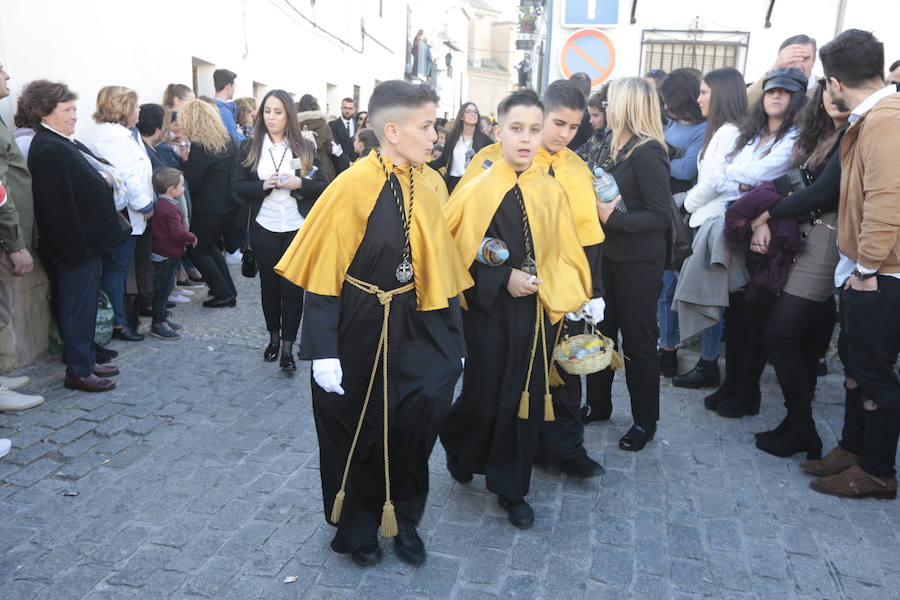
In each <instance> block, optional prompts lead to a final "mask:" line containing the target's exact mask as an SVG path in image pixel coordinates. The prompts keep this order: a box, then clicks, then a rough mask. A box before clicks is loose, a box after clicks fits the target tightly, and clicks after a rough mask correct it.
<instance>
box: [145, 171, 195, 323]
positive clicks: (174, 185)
mask: <svg viewBox="0 0 900 600" xmlns="http://www.w3.org/2000/svg"><path fill="white" fill-rule="evenodd" d="M153 191H154V192H156V195H157V198H158V199H157V202H156V206H155V208H154V212H153V254H151V258H152V259H153V325H151V327H150V335H152V336H153V337H158V338H161V339H164V340H177V339H180V338H181V336H180V335H179V334H178V333H177V332H176V331H175V330H176V329H181V325H178V324H177V323H173V322H172V321H169V320H168V319H167V318H166V301H167V300H168V298H169V295H170V294H171V293H172V289H173V288H174V287H175V273H176V272H177V271H178V265H179V264H180V263H181V255H182V254H184V248H185V245H188V246H196V245H197V236H195V235H194V234H193V233H191V232H189V231H187V230H185V228H184V219H183V217H182V214H181V210H180V209H179V202H180V200H181V197H182V196H184V176H183V175H182V174H181V171H179V170H178V169H173V168H171V167H162V168H160V169H156V170H155V171H154V172H153Z"/></svg>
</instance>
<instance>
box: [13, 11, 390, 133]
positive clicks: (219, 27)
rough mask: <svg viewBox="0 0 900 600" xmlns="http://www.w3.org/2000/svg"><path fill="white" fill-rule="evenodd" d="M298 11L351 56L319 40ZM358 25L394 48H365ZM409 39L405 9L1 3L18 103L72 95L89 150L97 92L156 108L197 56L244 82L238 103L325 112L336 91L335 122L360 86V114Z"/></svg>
mask: <svg viewBox="0 0 900 600" xmlns="http://www.w3.org/2000/svg"><path fill="white" fill-rule="evenodd" d="M379 4H381V5H382V6H383V10H384V13H383V15H382V16H379V15H378V11H379ZM291 6H293V7H296V9H297V10H294V9H293V8H291ZM297 11H301V13H302V14H303V15H306V16H307V17H308V18H309V19H311V20H313V21H315V22H316V24H318V25H319V26H320V27H322V28H324V29H326V30H328V31H329V32H330V33H332V34H334V35H335V36H337V37H339V38H342V39H343V40H345V41H346V42H348V43H349V44H350V45H351V46H353V48H351V47H348V46H347V45H345V44H341V43H340V42H338V41H336V40H334V39H333V38H332V37H329V36H328V35H327V34H325V33H323V32H321V31H317V30H316V29H315V28H314V27H313V26H312V25H310V24H309V22H307V21H306V20H304V19H303V17H302V16H301V14H298V12H297ZM361 22H364V24H365V28H366V30H367V31H368V32H369V34H371V36H373V37H374V38H376V39H378V40H379V41H380V42H382V43H383V44H384V45H385V46H387V47H388V49H385V48H382V47H381V46H380V45H378V44H377V43H375V42H374V41H373V40H372V39H362V36H361V33H360V24H361ZM405 30H406V2H404V1H401V0H383V1H382V2H378V1H372V0H319V1H318V2H316V3H315V7H311V3H310V2H309V0H187V1H185V0H181V1H178V0H154V1H149V2H148V1H145V0H143V1H139V0H119V1H115V0H79V2H78V3H77V4H64V3H62V2H38V1H37V0H3V10H2V11H0V60H2V61H3V64H4V65H5V66H7V68H8V70H9V73H10V75H11V76H12V78H13V79H12V81H10V86H11V87H12V90H13V95H14V96H15V95H16V91H17V90H18V89H21V87H22V86H23V85H24V84H25V83H27V82H28V81H30V80H33V79H39V78H47V79H53V80H61V81H64V82H66V83H67V84H68V85H69V86H70V87H71V88H72V89H73V90H75V91H76V92H77V93H78V94H79V95H80V99H79V102H78V108H79V123H78V127H77V130H76V135H78V136H79V137H82V138H85V139H88V138H89V136H90V128H91V126H92V124H93V122H92V120H91V118H90V116H91V114H92V113H93V111H94V103H95V99H96V94H97V90H98V89H99V88H101V87H102V86H104V85H113V84H115V85H125V86H128V87H131V88H134V89H135V90H137V92H138V96H139V97H140V101H141V102H160V101H161V98H162V92H163V89H164V88H165V86H166V84H168V83H170V82H178V83H184V84H186V85H188V86H190V85H191V82H192V71H191V65H192V62H191V61H192V57H196V58H199V59H202V60H204V61H206V62H208V63H211V64H212V65H213V67H211V68H210V69H206V70H207V71H208V72H211V70H212V68H215V67H224V68H228V69H231V70H232V71H234V72H235V73H237V74H238V78H237V89H236V97H239V96H251V95H253V82H254V81H256V82H258V83H260V84H263V85H264V86H265V87H266V88H268V89H273V88H278V87H280V88H283V89H285V90H287V91H289V92H293V93H296V94H298V95H299V94H303V93H312V94H313V95H315V96H316V97H318V99H319V103H320V104H321V105H322V108H323V110H324V109H325V108H326V107H325V104H326V102H328V100H329V98H328V94H327V90H328V85H329V84H330V85H333V86H334V88H333V90H334V91H333V94H332V96H333V97H332V98H331V99H330V100H331V106H330V107H329V108H330V112H331V113H332V114H336V113H337V112H339V102H340V99H341V98H343V97H345V96H352V95H353V85H359V86H360V88H361V89H360V99H361V104H362V108H364V107H365V104H366V102H367V100H368V98H369V96H370V95H371V93H372V89H373V87H374V85H375V82H376V81H384V80H388V79H396V78H402V77H403V64H404V63H403V60H404V52H405V50H404V45H405V37H406V31H405ZM354 48H355V49H356V50H359V49H362V48H364V53H363V54H360V53H358V52H357V51H356V50H354ZM201 79H202V80H201V81H199V82H198V83H199V87H200V92H201V93H207V94H210V93H211V91H212V81H211V77H205V78H201ZM335 99H337V102H335V101H334V100H335ZM14 109H15V98H10V99H7V100H6V101H4V102H0V115H2V116H3V117H4V119H8V118H11V115H12V113H13V112H14ZM8 122H10V121H8Z"/></svg>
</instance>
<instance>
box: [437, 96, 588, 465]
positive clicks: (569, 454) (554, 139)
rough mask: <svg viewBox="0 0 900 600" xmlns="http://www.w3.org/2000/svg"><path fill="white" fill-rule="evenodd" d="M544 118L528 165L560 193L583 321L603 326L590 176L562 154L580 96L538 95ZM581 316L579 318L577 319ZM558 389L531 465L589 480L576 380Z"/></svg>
mask: <svg viewBox="0 0 900 600" xmlns="http://www.w3.org/2000/svg"><path fill="white" fill-rule="evenodd" d="M543 102H544V108H545V109H546V116H545V117H544V127H543V130H542V132H541V147H540V148H539V149H538V151H537V155H536V156H535V158H534V162H535V164H536V165H538V166H539V167H540V168H541V169H542V170H543V171H544V172H546V173H547V174H548V175H550V176H552V177H553V178H554V179H556V180H557V181H558V182H559V183H560V184H561V185H562V187H563V189H565V192H566V199H567V200H568V203H569V208H570V210H571V213H572V217H573V219H574V223H575V229H576V231H577V232H578V240H579V241H580V242H581V245H582V246H583V247H584V252H585V256H586V257H587V259H588V264H589V265H590V267H591V288H592V289H591V297H592V298H593V299H594V300H592V301H591V304H590V306H589V307H588V312H590V313H591V314H590V315H588V316H589V317H590V318H591V319H592V320H594V321H602V320H603V309H604V307H605V303H604V301H603V281H602V277H601V273H600V265H601V260H602V252H601V245H600V244H601V242H602V241H603V239H604V235H603V230H602V228H601V226H600V220H599V219H598V218H597V205H596V202H597V198H596V195H595V194H594V187H593V175H591V172H590V170H589V169H588V168H587V165H586V164H585V163H584V161H583V160H581V158H580V157H579V156H578V155H577V154H575V153H574V152H572V151H571V150H570V149H569V148H568V144H569V142H570V141H572V138H573V137H574V136H575V134H576V132H577V131H578V127H579V125H580V124H581V120H582V117H583V115H584V110H585V101H584V95H583V94H582V93H581V90H579V89H578V87H577V86H575V84H573V83H572V82H570V81H566V80H559V81H554V82H553V83H551V84H550V85H549V86H548V87H547V89H546V90H545V91H544V96H543ZM501 154H502V152H501V149H500V144H499V143H498V144H492V145H490V146H487V147H485V148H482V149H481V151H479V152H478V153H477V154H476V155H475V156H474V157H473V158H472V160H471V162H469V166H468V168H467V169H466V172H465V174H464V175H463V177H462V179H460V181H459V183H458V184H457V186H456V189H455V190H454V194H456V193H459V192H460V191H461V190H462V189H463V188H464V187H465V186H466V185H467V184H468V183H469V182H471V181H472V180H473V179H474V178H475V177H477V176H478V175H479V174H480V173H482V172H484V170H485V168H489V167H490V166H491V165H492V164H494V163H495V162H497V161H499V160H502V158H501ZM577 316H579V317H580V316H581V315H577ZM566 327H567V328H568V329H570V330H571V332H572V333H573V334H574V333H578V331H577V330H579V329H581V327H582V325H581V324H580V323H573V322H572V321H571V320H570V321H569V322H568V323H567V324H566ZM559 373H560V375H561V378H562V381H563V385H560V386H556V387H554V388H553V389H552V393H553V402H554V406H555V407H556V420H555V421H552V422H547V423H544V425H543V426H542V427H541V433H540V443H539V450H538V456H537V462H539V463H541V464H544V465H547V466H553V467H559V468H560V470H562V471H563V472H565V473H568V474H569V475H571V476H574V477H579V478H588V477H595V476H597V475H599V474H600V473H602V472H603V469H602V467H601V466H600V465H599V464H598V463H597V462H596V461H594V460H593V459H592V458H591V457H589V456H588V454H587V451H586V450H585V448H584V424H583V423H582V414H581V410H580V407H581V379H580V378H579V377H577V376H574V375H569V374H567V373H565V372H563V371H560V372H559Z"/></svg>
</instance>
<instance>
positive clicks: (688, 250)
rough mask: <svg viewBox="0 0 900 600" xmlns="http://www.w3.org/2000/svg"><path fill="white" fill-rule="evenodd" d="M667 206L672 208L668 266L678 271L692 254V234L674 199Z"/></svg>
mask: <svg viewBox="0 0 900 600" xmlns="http://www.w3.org/2000/svg"><path fill="white" fill-rule="evenodd" d="M682 193H683V192H682ZM669 204H670V205H671V208H672V224H671V227H670V230H671V236H672V249H671V252H670V255H669V266H670V268H671V269H672V270H674V271H680V270H681V266H682V265H683V264H684V261H686V260H687V259H688V257H689V256H690V255H691V254H693V252H694V232H693V230H692V229H691V226H690V225H688V221H687V219H686V218H685V217H684V216H683V215H682V214H681V208H680V207H679V206H678V204H677V203H676V202H675V199H674V198H672V201H671V202H670V203H669Z"/></svg>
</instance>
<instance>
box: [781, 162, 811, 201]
mask: <svg viewBox="0 0 900 600" xmlns="http://www.w3.org/2000/svg"><path fill="white" fill-rule="evenodd" d="M810 183H812V176H811V175H810V173H809V171H808V170H807V169H806V165H804V166H802V167H800V168H799V169H791V170H790V171H788V172H787V173H785V174H784V175H782V176H781V177H776V178H775V180H774V181H773V182H772V184H773V185H774V186H775V192H776V193H777V194H778V195H779V196H790V195H791V194H796V193H797V192H799V191H800V190H802V189H804V188H807V187H809V184H810Z"/></svg>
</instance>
